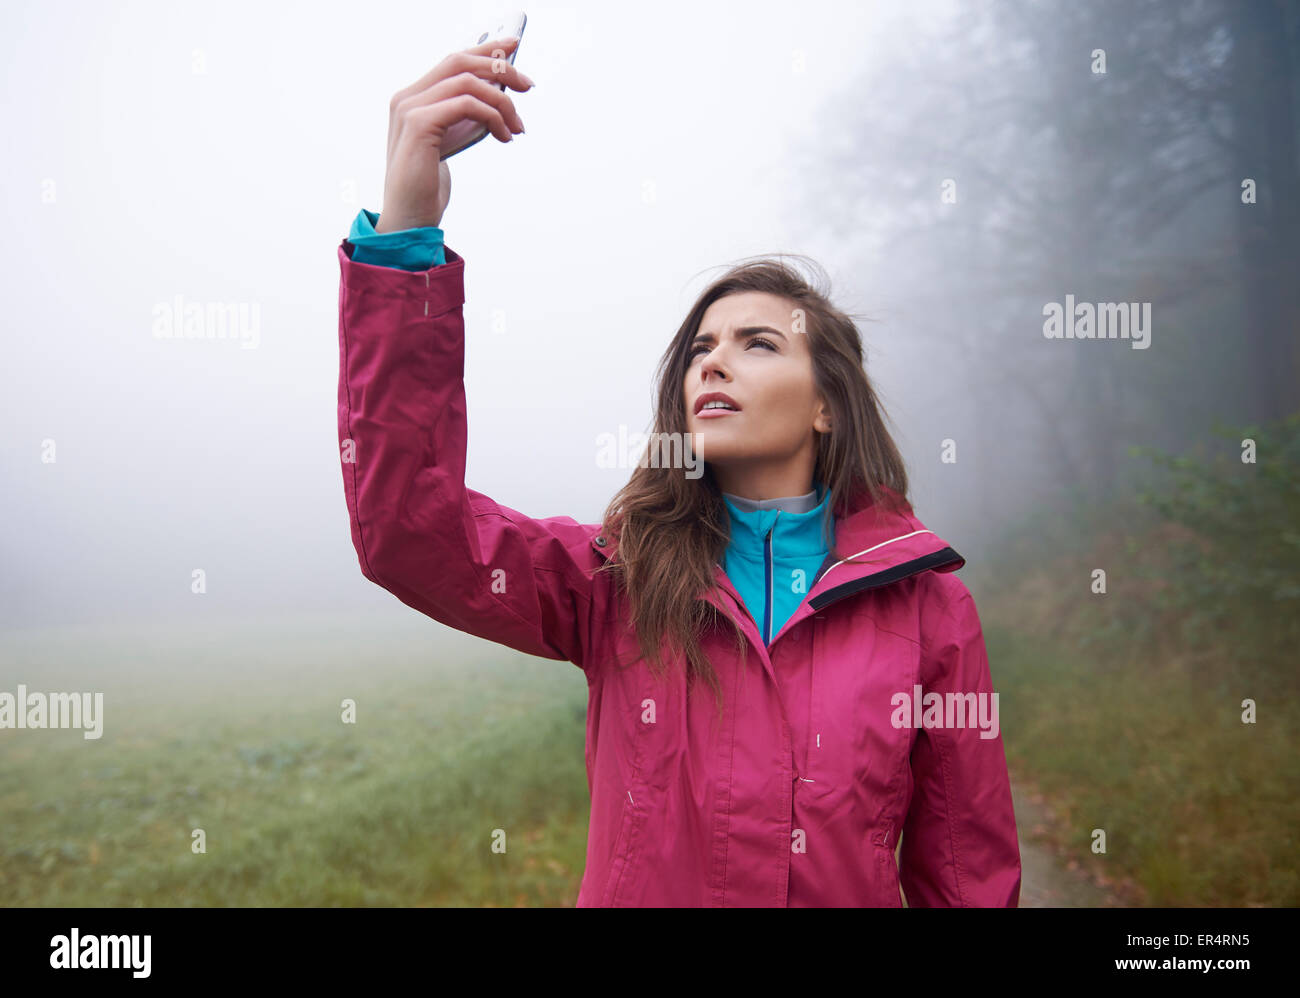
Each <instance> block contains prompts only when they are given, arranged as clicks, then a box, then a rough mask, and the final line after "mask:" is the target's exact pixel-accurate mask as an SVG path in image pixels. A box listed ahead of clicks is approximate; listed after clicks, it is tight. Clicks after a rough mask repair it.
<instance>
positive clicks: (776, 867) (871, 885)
mask: <svg viewBox="0 0 1300 998" xmlns="http://www.w3.org/2000/svg"><path fill="white" fill-rule="evenodd" d="M349 249H350V246H349V244H347V242H346V241H345V242H344V243H343V244H341V245H340V247H339V266H340V268H341V272H342V273H341V282H340V288H339V407H338V420H339V440H340V445H341V447H342V457H343V464H342V469H343V483H344V492H345V495H346V498H347V506H348V513H349V515H350V517H351V521H352V541H353V544H354V545H355V547H356V551H357V556H358V558H359V560H360V563H361V571H362V573H363V574H364V575H365V577H366V578H368V579H370V580H371V581H372V582H374V583H376V584H377V585H380V586H382V587H383V588H385V589H387V590H388V591H389V592H391V593H392V594H393V595H394V596H396V597H397V598H398V599H400V600H401V601H402V602H403V603H406V604H407V605H408V606H411V607H414V608H415V609H416V610H419V611H420V612H421V613H424V614H427V615H428V616H430V617H432V618H434V619H435V620H438V621H441V622H442V623H444V624H447V625H448V626H450V627H454V628H457V629H458V630H461V631H466V632H468V633H470V634H475V635H478V636H480V637H484V638H487V639H489V640H491V641H496V642H499V643H501V644H504V645H507V646H509V647H511V648H515V649H518V650H519V651H522V652H526V653H528V654H530V655H536V656H540V657H542V658H548V659H557V660H563V661H569V662H573V663H574V664H576V665H577V666H578V667H579V668H581V669H582V670H583V673H584V674H585V676H586V680H587V686H588V694H589V700H588V710H587V750H586V763H587V782H588V788H589V790H590V792H591V824H590V829H589V833H588V841H587V864H586V871H585V874H584V876H583V879H582V888H581V891H580V893H579V895H578V906H579V907H586V906H634V905H655V906H705V905H709V906H764V905H766V906H883V907H900V906H901V900H900V897H899V886H900V883H901V885H902V889H903V891H904V892H905V893H906V895H907V901H908V904H909V905H911V906H913V907H929V906H967V907H973V906H997V907H1014V906H1015V905H1016V904H1017V903H1018V901H1019V894H1020V852H1019V847H1018V844H1017V839H1016V823H1015V815H1014V813H1013V810H1012V804H1011V789H1010V784H1009V780H1008V775H1007V767H1006V758H1005V756H1004V753H1003V747H1002V738H1001V735H1000V733H997V728H996V726H995V725H985V726H984V727H980V726H977V725H976V724H975V723H974V722H973V720H972V718H973V717H974V716H975V711H974V709H973V704H974V701H975V699H976V698H975V697H964V698H956V697H954V698H947V699H946V700H945V701H943V702H946V703H959V704H964V705H966V707H967V709H970V710H971V716H970V717H968V719H967V723H966V724H965V725H964V726H962V725H959V724H956V723H953V722H954V719H955V715H953V714H951V713H950V714H948V715H947V722H946V723H944V713H943V711H942V710H939V711H934V712H931V714H930V723H926V716H925V715H924V714H923V713H922V710H921V704H923V703H929V702H930V701H929V700H927V698H926V697H925V696H924V694H926V693H931V692H933V693H939V694H946V693H954V694H983V695H985V701H984V702H985V703H986V704H989V703H990V702H991V703H992V704H993V705H994V706H995V705H996V701H995V700H992V698H991V697H988V696H987V695H988V694H990V693H992V681H991V679H990V675H989V665H988V659H987V657H986V654H985V649H984V639H983V635H982V632H981V629H980V622H979V617H978V615H977V614H976V610H975V604H974V602H973V600H972V599H971V595H970V592H969V590H967V588H966V586H965V585H964V584H963V583H962V582H961V581H960V580H959V579H958V578H957V577H956V576H955V575H953V574H952V573H953V571H954V570H955V569H958V568H960V567H961V566H962V565H963V564H964V559H963V558H962V557H961V556H960V555H959V554H957V552H955V551H954V550H953V549H952V548H951V547H949V546H948V545H947V544H946V543H945V542H944V541H943V540H942V539H941V538H940V537H938V536H937V535H936V534H935V533H934V532H933V531H930V530H927V529H926V528H925V526H924V525H923V524H922V523H921V522H920V521H919V520H917V519H916V518H915V517H914V516H912V515H910V513H909V514H907V515H900V514H889V515H885V514H884V513H883V511H880V512H878V511H876V510H874V509H873V508H872V507H870V506H866V505H862V504H860V505H859V507H858V508H857V509H856V510H855V511H854V512H853V514H852V515H850V516H847V517H843V518H840V519H837V521H836V531H835V538H836V541H837V542H838V545H839V547H840V550H841V551H842V552H844V553H846V554H851V555H857V554H861V556H862V557H864V558H871V559H874V560H875V563H874V564H849V563H845V562H840V563H838V564H835V565H832V566H831V567H829V568H828V569H827V570H826V571H824V572H823V573H822V574H821V575H820V576H818V577H817V579H816V581H815V583H814V584H813V585H811V586H810V589H809V592H808V594H807V596H806V598H805V599H804V602H803V603H802V605H800V607H799V608H798V609H797V610H796V611H795V613H794V614H793V616H791V617H790V619H789V620H788V621H787V622H786V624H785V626H784V627H783V628H782V629H781V630H780V632H779V633H778V634H777V635H776V636H775V637H774V638H773V640H772V643H771V645H770V647H764V645H763V642H762V640H761V637H760V635H759V632H758V629H757V626H756V625H755V624H754V622H753V620H752V618H751V617H750V616H749V614H748V612H747V610H746V609H745V607H744V604H743V601H742V600H741V598H740V595H739V594H738V593H737V592H736V590H735V589H734V587H733V586H732V585H731V583H730V582H729V581H728V579H727V577H726V575H725V574H724V573H723V571H722V569H721V567H719V568H718V572H717V587H716V589H714V590H713V591H711V592H710V593H709V594H708V598H709V599H710V600H711V601H712V602H713V603H715V604H716V605H717V606H719V607H721V608H723V609H724V611H726V612H728V613H730V614H733V615H736V616H738V618H739V620H741V621H742V622H743V624H744V627H745V630H746V632H747V634H748V636H749V641H750V646H751V647H750V650H749V654H748V661H747V666H746V669H745V670H743V673H742V669H741V667H740V662H739V660H738V659H737V658H735V657H734V653H733V651H732V649H731V647H730V645H729V644H728V640H729V639H728V636H727V634H726V633H725V631H722V630H718V631H716V632H715V633H713V634H710V635H709V636H707V638H706V639H705V644H704V647H705V650H706V652H707V654H708V655H709V658H710V660H711V662H712V663H713V665H714V667H715V669H716V670H717V672H718V677H719V680H720V682H721V684H722V689H723V692H724V695H725V714H724V717H723V719H722V722H721V724H718V723H717V721H716V709H715V706H714V702H713V699H712V697H711V696H710V695H709V693H708V691H707V689H706V688H705V687H703V686H700V687H699V695H696V694H695V693H694V692H693V694H692V697H691V702H690V704H689V705H688V704H687V701H686V696H685V677H684V676H683V675H681V674H680V672H679V673H676V674H673V675H671V676H670V677H668V678H666V679H664V680H662V681H659V680H656V679H655V678H654V677H653V676H652V675H651V674H650V671H649V669H648V668H647V666H646V665H645V663H644V661H641V660H640V656H639V654H638V652H637V649H636V644H635V637H634V635H633V634H632V633H631V632H630V631H629V630H628V628H627V627H626V620H627V616H626V614H627V606H626V599H625V598H620V597H618V596H617V594H616V592H615V591H614V588H613V584H612V579H611V578H610V576H609V574H608V573H601V574H599V575H595V574H594V572H595V569H596V568H597V567H598V566H599V565H601V564H602V563H603V562H604V561H605V560H607V559H608V558H609V557H610V556H611V555H612V554H613V553H614V544H613V542H612V540H610V539H607V538H606V537H605V536H603V535H602V533H601V528H600V525H599V524H581V523H577V522H576V521H574V520H573V519H572V518H570V517H566V516H553V517H547V518H545V519H533V518H531V517H528V516H525V515H524V514H523V513H520V512H517V511H516V510H513V509H510V508H509V507H506V506H502V505H500V504H499V503H497V502H495V501H493V500H492V499H490V498H488V497H487V496H485V495H483V494H481V493H479V492H475V491H474V490H473V489H469V488H467V487H466V486H465V475H464V471H465V452H466V451H465V448H466V408H465V391H464V385H463V382H462V374H463V367H464V354H465V332H464V319H463V315H462V306H463V303H464V300H465V298H464V270H465V262H464V260H463V259H462V258H461V257H460V256H459V255H457V254H456V253H455V252H453V251H452V250H450V249H447V250H446V253H447V263H446V264H444V265H441V266H436V267H433V268H432V269H430V270H429V271H415V272H411V271H402V270H397V269H393V268H388V267H377V266H369V265H366V264H361V263H354V262H353V261H352V260H351V258H350V256H349ZM615 662H621V663H625V662H635V665H634V666H633V667H631V668H626V669H619V668H614V667H613V665H614V663H615ZM918 692H920V693H922V696H921V698H920V702H919V703H917V704H916V706H915V707H909V706H907V701H906V700H899V699H898V698H899V697H901V696H904V695H906V696H908V697H913V698H914V699H915V694H916V693H918ZM930 699H932V698H930ZM988 713H989V712H988V711H986V717H987V715H988ZM992 716H993V717H994V718H996V713H993V714H992ZM917 721H920V722H921V723H920V724H919V725H918V724H917V723H916V722H917ZM935 721H938V722H940V723H934V722H935ZM991 732H992V733H995V737H987V736H988V735H989V734H990V733H991ZM900 834H901V835H902V851H901V854H900V856H899V860H900V861H899V862H898V863H896V862H895V846H896V845H897V842H898V839H899V835H900Z"/></svg>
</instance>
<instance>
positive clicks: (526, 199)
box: [0, 2, 964, 630]
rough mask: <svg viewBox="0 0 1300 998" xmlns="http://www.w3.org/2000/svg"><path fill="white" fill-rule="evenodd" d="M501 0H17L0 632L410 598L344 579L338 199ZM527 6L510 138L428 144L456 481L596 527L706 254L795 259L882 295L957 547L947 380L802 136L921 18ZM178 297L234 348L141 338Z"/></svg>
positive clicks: (833, 140)
mask: <svg viewBox="0 0 1300 998" xmlns="http://www.w3.org/2000/svg"><path fill="white" fill-rule="evenodd" d="M501 9H502V8H500V7H499V6H496V5H490V4H479V3H474V4H459V3H458V4H450V3H371V4H365V5H361V6H358V5H356V4H351V3H349V4H344V3H299V4H287V3H274V4H263V3H253V2H238V3H236V2H226V3H221V4H186V5H178V4H170V3H162V2H149V3H131V4H126V3H107V4H100V3H90V2H82V3H53V4H27V5H21V6H17V7H13V6H11V7H8V8H7V9H6V18H5V21H6V30H5V32H4V33H3V36H2V37H0V46H3V49H4V58H3V65H4V72H5V74H6V79H5V93H6V95H7V99H6V101H5V106H4V111H3V114H4V121H3V126H4V132H5V134H6V135H7V136H8V138H9V141H8V143H7V146H8V150H7V152H6V155H5V157H4V160H3V166H0V170H3V185H2V187H3V195H2V196H3V205H4V211H5V219H4V221H5V223H6V227H7V230H8V232H9V234H10V238H9V239H8V240H7V250H6V251H5V256H6V259H5V260H4V274H5V285H6V287H5V291H6V296H5V297H6V302H7V309H6V330H5V340H6V344H7V346H8V351H9V355H8V364H7V365H6V372H7V374H8V377H7V379H6V390H5V396H4V413H5V430H4V432H3V434H0V461H2V462H3V484H4V506H5V513H6V522H7V527H6V529H5V531H4V534H3V549H2V550H0V559H2V561H3V565H4V569H3V574H2V576H0V596H3V599H2V600H0V615H2V617H0V624H2V625H3V626H4V627H6V628H8V629H11V630H12V629H14V628H21V627H24V626H27V625H41V626H52V625H62V624H72V623H85V622H91V621H97V620H117V621H122V620H139V621H148V620H150V619H161V618H167V619H171V620H184V619H190V618H197V617H198V616H203V615H210V614H213V613H230V614H232V615H244V614H253V615H258V616H275V615H279V614H287V613H292V612H298V611H312V612H321V611H332V610H339V611H343V610H346V609H349V608H352V609H357V610H360V609H368V610H375V609H376V608H380V609H383V608H387V607H390V606H391V607H392V608H393V612H394V613H398V612H401V613H410V612H412V611H407V610H406V609H405V608H404V607H401V606H400V604H397V601H396V600H395V599H394V598H393V597H392V596H390V595H388V594H387V593H385V592H383V591H382V590H380V589H379V588H378V587H375V586H373V585H372V584H370V583H369V582H367V581H366V580H365V579H364V578H363V577H362V575H361V573H360V570H359V567H358V564H357V559H356V555H355V553H354V551H353V549H352V544H351V538H350V535H349V529H348V517H347V510H346V506H345V503H344V497H343V489H342V481H341V475H340V471H339V460H338V439H337V426H336V392H337V378H338V313H337V306H338V282H339V268H338V261H337V258H336V253H337V247H338V245H339V242H340V240H341V239H342V238H343V237H344V236H345V235H346V233H347V230H348V226H349V224H350V222H351V220H352V218H353V216H354V215H355V214H356V212H357V211H358V209H359V208H361V207H366V208H369V209H371V210H374V211H379V210H380V209H381V208H382V194H383V177H384V152H385V138H386V131H387V104H388V100H389V98H390V96H391V95H392V94H393V92H394V91H396V90H397V89H399V88H401V87H403V86H406V85H408V84H409V83H411V82H412V81H414V80H415V79H417V78H419V77H420V76H422V75H423V74H424V73H425V72H426V71H427V70H428V69H430V68H431V67H432V66H433V65H434V64H436V63H437V62H438V61H439V60H441V59H442V58H443V57H444V56H445V55H446V54H448V53H449V52H451V51H453V50H456V49H459V48H463V47H466V46H467V45H469V44H471V43H472V42H473V40H474V39H475V37H476V36H477V35H478V33H479V32H480V31H481V30H483V29H484V28H485V27H488V26H490V25H491V24H492V23H495V21H496V20H497V19H498V17H499V15H500V12H501ZM525 9H526V11H527V13H528V15H529V23H528V27H527V30H526V32H525V35H524V40H523V44H522V46H521V49H520V54H519V58H518V65H519V66H520V68H521V69H523V70H524V71H525V72H527V73H528V74H529V75H530V76H531V77H532V78H533V79H535V80H536V81H537V84H538V85H537V87H536V89H535V90H534V91H533V92H531V93H528V94H524V95H515V100H516V103H517V107H518V108H519V109H520V112H521V114H522V116H523V118H524V121H525V122H526V125H527V129H528V130H527V134H525V135H522V136H520V137H518V138H516V140H515V141H514V142H513V143H511V144H509V145H502V144H501V143H499V142H497V141H496V140H495V139H492V138H491V137H489V138H487V139H485V140H484V141H483V142H481V143H480V144H479V145H477V146H475V147H474V148H472V149H470V150H468V151H467V152H465V153H464V154H462V155H459V156H457V157H455V158H454V159H453V160H452V161H451V167H452V174H453V180H454V183H453V195H452V200H451V205H450V207H449V209H448V212H447V214H446V216H445V218H444V220H443V228H444V230H445V232H446V239H447V244H448V245H449V246H450V247H451V248H453V249H454V250H456V252H458V253H460V254H461V255H462V256H463V257H464V258H465V259H466V293H467V298H468V301H467V304H466V306H465V319H466V328H467V360H466V390H467V396H468V404H469V414H470V443H469V459H468V472H467V480H468V484H469V485H470V486H471V487H473V488H475V489H477V490H478V491H481V492H484V493H486V494H488V495H490V496H492V497H493V498H495V499H497V500H498V501H499V502H501V503H503V504H505V505H508V506H511V507H513V508H516V509H519V510H521V511H523V512H525V513H527V514H529V515H532V516H551V515H558V514H568V515H571V516H573V517H575V518H576V519H578V520H580V521H582V522H594V521H595V520H597V519H598V518H599V516H600V513H601V511H602V510H603V509H604V507H605V504H606V503H607V501H608V500H609V498H610V496H611V495H612V494H613V493H614V492H615V491H616V490H617V489H618V487H619V486H620V485H621V484H622V483H623V482H624V481H625V480H626V478H627V476H628V475H629V474H630V468H622V469H604V468H600V467H598V466H597V461H596V453H597V447H596V440H597V437H598V436H599V435H600V434H601V433H606V432H609V433H617V432H618V429H619V426H620V425H625V426H626V427H627V431H628V432H629V433H632V432H641V431H644V430H646V429H647V428H648V421H649V419H650V418H651V390H652V385H651V378H652V374H653V369H654V365H655V363H656V361H657V360H658V358H659V356H660V354H661V352H662V351H663V349H664V347H665V345H666V344H667V342H668V340H669V339H670V337H671V336H672V334H673V333H674V331H675V330H676V328H677V326H678V324H679V323H680V321H681V319H682V317H683V316H684V314H685V312H686V310H687V308H688V307H689V305H690V303H691V302H692V301H693V299H694V298H695V296H696V295H697V294H698V292H699V291H700V290H701V289H702V288H703V287H704V285H705V284H706V283H707V282H708V280H709V279H710V278H711V277H712V276H714V275H715V274H716V273H717V272H718V271H717V270H715V269H714V268H718V267H720V266H721V265H725V264H728V263H730V262H732V261H734V260H736V259H738V258H740V257H744V256H747V255H751V254H756V253H763V252H774V251H786V252H801V253H806V254H809V255H811V256H813V257H814V258H815V259H817V260H818V261H820V262H821V263H822V264H823V266H825V267H826V269H827V271H828V272H829V275H830V277H831V279H832V282H833V290H834V292H835V296H836V300H837V302H838V303H839V304H840V305H841V306H842V307H844V308H846V309H847V310H849V311H871V312H880V313H882V314H883V315H884V316H885V322H884V323H883V325H882V326H879V327H873V328H871V329H868V330H866V332H867V336H868V342H869V351H870V352H869V361H868V371H869V373H870V374H871V375H872V376H873V377H874V378H875V379H876V382H877V384H878V386H879V387H880V390H881V392H882V394H883V396H884V399H885V401H886V404H887V405H888V408H889V412H890V414H891V416H892V418H893V419H894V421H895V423H896V425H897V429H898V439H899V442H900V444H902V445H903V447H904V451H905V456H906V457H907V458H908V460H909V470H910V471H911V472H912V474H913V479H914V484H915V486H916V488H915V490H914V500H915V502H916V508H917V512H918V514H919V515H920V516H921V517H922V519H924V520H926V521H927V523H928V525H930V526H931V527H933V528H934V529H935V530H936V531H937V532H938V533H940V534H941V535H942V536H945V537H946V539H948V540H950V541H951V542H953V543H954V545H955V546H957V547H958V548H959V549H961V548H962V543H961V542H962V541H963V540H964V538H963V537H962V536H960V535H956V534H954V532H953V530H952V529H948V522H947V521H945V519H944V516H943V513H944V511H945V510H950V509H954V508H955V507H956V506H958V505H960V497H958V496H953V495H951V494H947V493H944V492H943V491H942V490H938V489H933V488H932V487H930V486H929V484H928V482H929V476H931V475H932V474H933V469H934V466H935V456H934V452H933V449H932V447H931V441H930V440H929V438H926V439H925V441H924V451H923V453H922V451H921V448H920V444H919V443H918V441H917V440H916V439H915V433H914V432H913V431H911V430H909V426H911V425H913V424H911V423H910V422H909V418H910V416H911V415H912V414H914V413H915V412H916V411H918V410H921V409H924V408H926V407H932V406H935V405H937V404H940V403H941V402H942V401H943V400H944V399H945V398H946V397H949V396H951V395H952V394H953V386H954V385H956V384H957V383H958V381H959V379H960V371H959V370H958V369H956V368H954V367H951V366H945V365H944V364H942V363H937V362H936V360H935V358H934V357H933V356H930V357H929V358H928V359H925V360H923V356H922V354H921V353H919V352H918V351H920V350H921V349H922V348H921V347H918V346H916V345H914V344H909V342H908V341H909V337H908V335H907V333H908V331H907V327H906V322H907V319H906V309H905V308H902V307H900V303H899V302H898V301H895V300H893V299H891V297H890V294H889V292H890V289H891V288H893V287H895V286H897V285H899V284H900V282H901V278H902V275H901V274H899V273H897V272H891V271H890V269H889V268H890V258H889V255H888V254H885V255H884V257H883V258H881V261H880V262H878V264H877V265H873V266H871V267H867V266H866V265H865V261H867V259H868V254H869V247H870V244H871V239H872V233H871V231H870V229H869V226H868V227H865V228H864V229H863V230H862V231H861V232H859V233H856V234H852V233H851V234H850V235H849V236H845V235H842V234H841V235H832V234H831V233H830V232H829V230H828V229H827V228H826V227H825V226H824V225H823V224H822V219H820V218H818V217H814V214H815V213H814V214H810V213H809V211H808V210H807V207H806V205H807V203H808V194H809V192H824V198H822V201H823V207H824V211H825V213H826V215H827V217H829V216H833V215H834V214H836V212H837V211H838V210H839V206H838V205H837V203H836V189H837V183H838V179H839V178H837V176H836V175H834V174H833V173H827V174H825V175H820V176H818V175H813V174H809V173H808V172H807V170H806V168H804V167H802V166H800V165H798V164H799V160H798V157H797V156H796V153H799V152H801V151H803V152H806V151H808V150H809V149H810V148H812V147H815V146H817V145H818V144H825V145H826V146H827V147H828V148H831V147H834V148H841V149H843V148H851V140H852V138H853V136H852V135H846V134H845V133H846V128H845V126H844V123H843V112H844V110H845V100H846V98H845V93H844V87H845V85H846V82H847V81H850V80H851V78H852V75H853V73H854V72H855V71H856V69H857V68H858V67H862V66H867V65H873V66H878V65H879V64H880V62H881V61H882V60H887V59H888V58H889V57H890V54H891V53H892V52H894V51H896V50H898V49H899V48H900V47H902V46H903V45H904V44H906V43H907V42H909V40H910V38H911V36H910V34H909V33H910V32H913V31H915V30H917V28H916V23H917V22H916V18H917V17H919V16H920V15H919V14H918V11H924V8H920V7H918V5H917V4H914V3H909V4H907V5H898V6H896V7H895V8H894V9H893V10H892V11H884V12H878V11H876V10H873V8H872V6H871V5H863V4H856V3H847V2H845V3H821V4H817V3H800V4H798V5H792V4H789V3H776V2H773V3H765V4H746V5H743V7H741V6H740V5H732V4H699V3H672V4H666V3H656V4H654V5H652V6H650V7H641V8H639V9H640V10H641V12H642V15H641V16H640V17H638V16H634V14H633V8H627V7H623V6H616V5H607V4H596V3H585V4H584V3H565V4H552V3H532V4H529V5H528V6H527V7H526V8H525ZM742 9H743V10H744V16H743V17H742V18H741V19H740V20H736V12H737V11H740V10H742ZM933 9H934V10H936V11H937V10H940V9H941V7H939V6H936V7H934V8H933ZM904 13H905V16H904ZM927 16H930V15H927ZM852 99H853V100H854V101H863V102H868V101H870V100H871V94H870V93H867V92H864V93H860V94H853V95H852ZM796 188H797V189H798V190H799V191H800V193H801V196H800V197H799V198H796V197H794V196H793V195H794V192H795V190H796ZM819 196H820V195H819ZM178 297H180V298H181V299H183V300H184V301H185V302H201V303H209V302H214V303H235V304H237V305H242V306H244V307H245V309H246V310H250V311H251V313H255V314H257V315H258V316H259V317H260V326H259V328H258V338H257V346H256V348H254V349H245V348H243V347H241V345H240V343H239V342H238V341H236V340H231V339H224V340H219V339H213V340H202V341H199V340H192V339H162V338H158V337H156V336H155V335H154V330H155V307H156V306H159V305H165V306H167V307H168V308H169V307H170V305H171V303H172V302H173V301H175V300H176V299H177V298H178ZM500 316H504V322H503V323H501V326H502V328H501V329H499V330H498V329H496V328H494V326H495V325H496V324H497V323H496V322H494V319H495V318H496V317H500ZM923 362H924V363H925V365H926V369H925V376H924V379H922V378H921V377H920V375H919V373H918V371H919V365H920V364H921V363H923ZM923 382H924V383H923ZM47 440H48V441H53V442H54V446H55V454H56V461H55V462H54V463H45V462H43V461H42V452H43V448H44V447H46V446H47V445H46V444H45V443H44V442H45V441H47ZM194 568H203V569H204V570H205V571H206V575H207V593H206V594H205V595H204V596H202V597H197V596H195V595H193V594H192V593H191V592H190V573H191V571H192V570H193V569H194Z"/></svg>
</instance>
